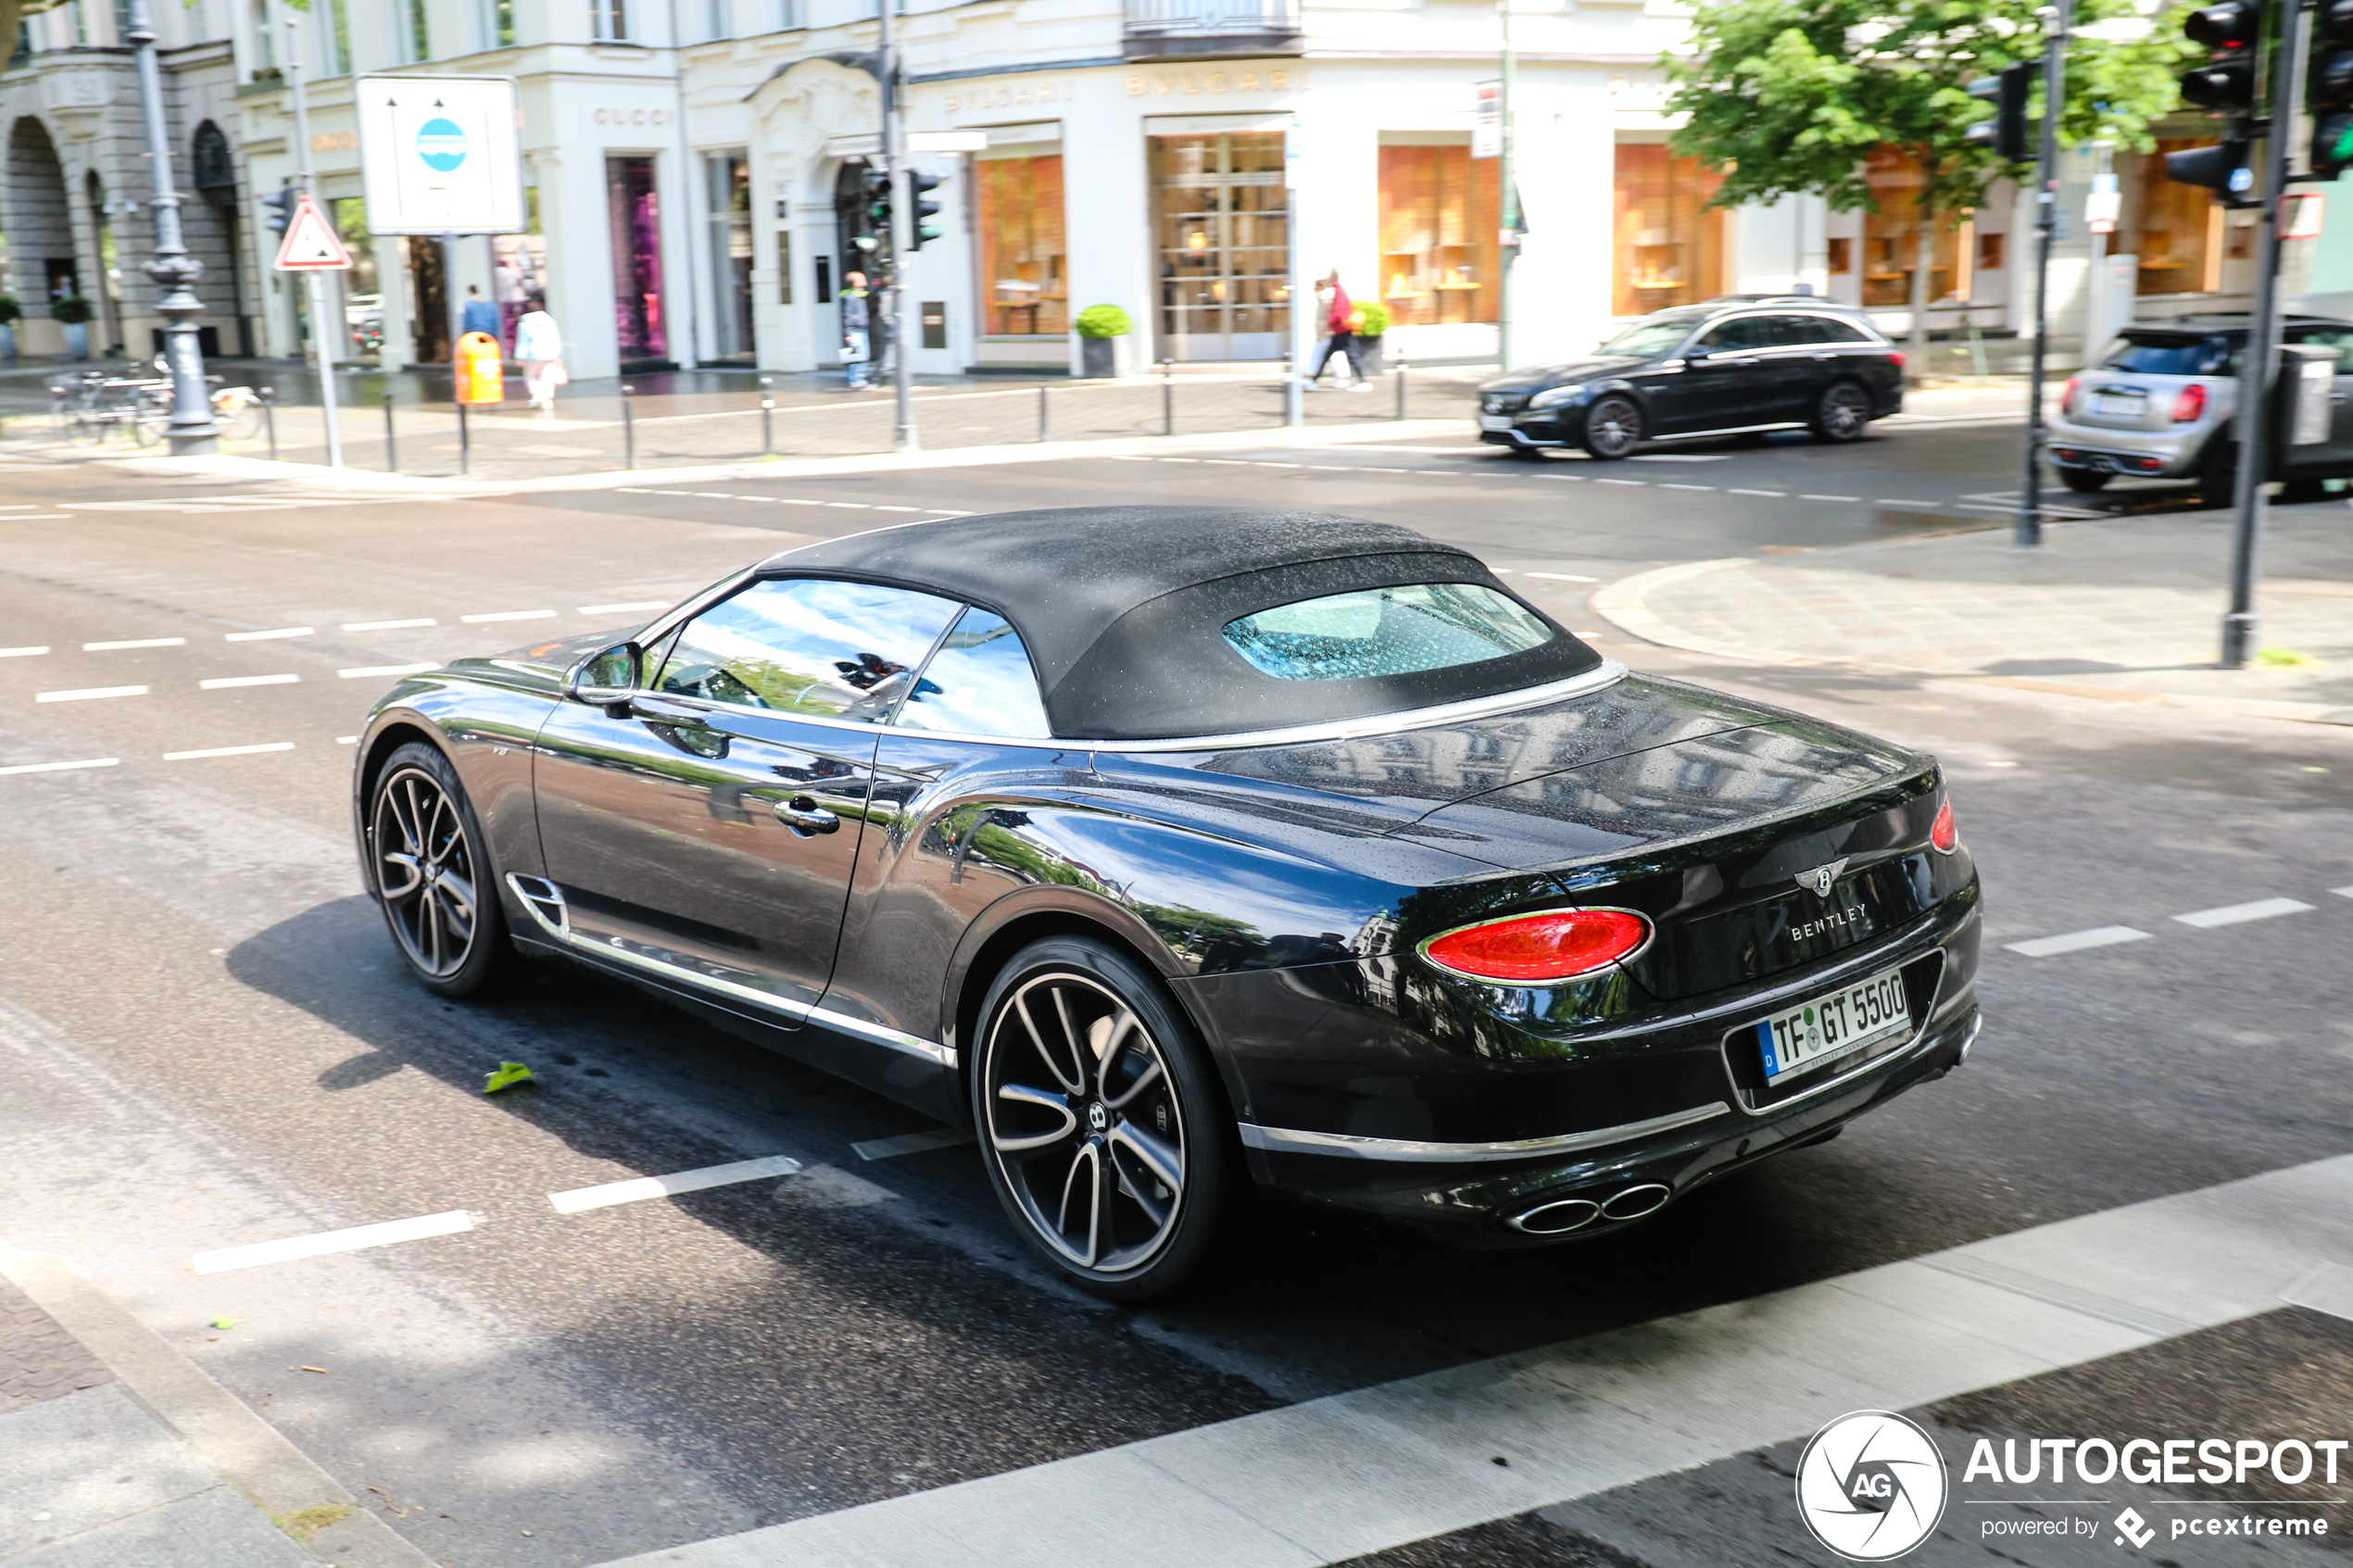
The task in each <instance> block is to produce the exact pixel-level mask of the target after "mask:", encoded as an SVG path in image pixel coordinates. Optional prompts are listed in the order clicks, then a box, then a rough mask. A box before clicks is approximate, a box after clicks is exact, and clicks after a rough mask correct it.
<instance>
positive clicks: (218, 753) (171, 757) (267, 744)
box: [163, 740, 295, 762]
mask: <svg viewBox="0 0 2353 1568" xmlns="http://www.w3.org/2000/svg"><path fill="white" fill-rule="evenodd" d="M294 748H295V743H294V742H292V741H290V740H272V741H264V742H262V743H261V744H260V745H259V746H206V747H204V748H203V749H202V750H200V751H167V752H165V753H164V754H163V759H164V760H165V761H167V762H194V761H195V760H196V759H198V758H202V757H253V756H258V755H259V754H260V753H262V752H265V751H292V750H293V749H294Z"/></svg>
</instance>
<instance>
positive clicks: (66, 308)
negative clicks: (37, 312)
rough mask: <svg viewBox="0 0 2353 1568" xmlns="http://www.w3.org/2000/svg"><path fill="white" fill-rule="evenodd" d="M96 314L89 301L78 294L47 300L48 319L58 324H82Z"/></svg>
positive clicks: (76, 325) (77, 325)
mask: <svg viewBox="0 0 2353 1568" xmlns="http://www.w3.org/2000/svg"><path fill="white" fill-rule="evenodd" d="M96 314H97V312H96V311H95V310H94V309H92V308H91V307H90V302H89V301H88V300H86V299H84V298H82V296H81V295H78V294H69V295H63V296H61V297H59V298H57V299H53V300H51V301H50V302H49V319H50V320H53V321H56V322H57V324H58V325H60V326H66V327H79V326H83V325H85V324H87V323H88V321H89V320H90V318H91V317H93V316H95V315H96Z"/></svg>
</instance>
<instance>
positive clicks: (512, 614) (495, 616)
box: [458, 609, 556, 626]
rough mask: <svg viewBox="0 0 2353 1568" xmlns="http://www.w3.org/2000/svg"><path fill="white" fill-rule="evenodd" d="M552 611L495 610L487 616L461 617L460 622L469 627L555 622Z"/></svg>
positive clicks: (554, 614) (554, 615) (554, 613)
mask: <svg viewBox="0 0 2353 1568" xmlns="http://www.w3.org/2000/svg"><path fill="white" fill-rule="evenodd" d="M555 618H556V612H555V611H554V610H552V609H494V610H491V611H490V612H489V613H487V614H485V615H461V616H459V617H458V620H459V621H460V622H461V623H462V624H464V625H468V626H486V625H488V624H489V623H490V622H491V621H553V620H554V619H555Z"/></svg>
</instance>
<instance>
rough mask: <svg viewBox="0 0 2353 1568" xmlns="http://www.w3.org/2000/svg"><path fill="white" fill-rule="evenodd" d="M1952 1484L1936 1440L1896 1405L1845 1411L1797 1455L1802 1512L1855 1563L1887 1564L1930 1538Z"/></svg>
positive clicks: (1817, 1534) (1813, 1527)
mask: <svg viewBox="0 0 2353 1568" xmlns="http://www.w3.org/2000/svg"><path fill="white" fill-rule="evenodd" d="M1950 1489H1951V1481H1950V1479H1949V1477H1948V1476H1947V1475H1946V1474H1945V1471H1944V1455H1942V1454H1940V1453H1938V1452H1937V1451H1936V1444H1935V1443H1934V1441H1932V1440H1931V1438H1930V1436H1929V1435H1928V1434H1927V1433H1926V1432H1923V1431H1922V1430H1920V1428H1919V1427H1918V1426H1916V1425H1914V1424H1912V1423H1911V1422H1908V1421H1906V1420H1905V1419H1904V1418H1903V1417H1902V1416H1900V1415H1896V1414H1894V1413H1893V1412H1892V1411H1854V1412H1853V1413H1852V1414H1849V1415H1843V1416H1840V1417H1839V1418H1838V1419H1837V1420H1836V1421H1833V1422H1831V1424H1829V1425H1828V1426H1825V1427H1823V1428H1822V1429H1821V1430H1820V1431H1819V1432H1817V1433H1815V1434H1814V1440H1813V1441H1812V1442H1810V1443H1808V1444H1806V1452H1805V1453H1804V1454H1803V1455H1801V1456H1800V1457H1799V1459H1798V1461H1797V1512H1798V1514H1799V1516H1800V1517H1801V1518H1803V1519H1804V1520H1805V1521H1806V1528H1807V1529H1809V1530H1811V1531H1813V1532H1814V1538H1815V1539H1816V1540H1818V1541H1820V1542H1821V1543H1822V1544H1823V1545H1824V1546H1826V1547H1828V1548H1830V1549H1831V1550H1832V1551H1834V1552H1836V1553H1838V1555H1839V1556H1841V1557H1843V1558H1845V1559H1847V1560H1848V1561H1849V1562H1887V1561H1888V1560H1889V1559H1891V1558H1896V1557H1901V1556H1903V1555H1904V1554H1905V1553H1906V1552H1907V1551H1909V1550H1911V1549H1913V1548H1914V1547H1916V1546H1918V1545H1919V1544H1920V1543H1921V1542H1922V1541H1924V1540H1926V1539H1928V1537H1930V1535H1931V1534H1932V1533H1933V1532H1934V1531H1935V1529H1936V1524H1937V1521H1938V1520H1940V1519H1942V1518H1944V1503H1945V1499H1947V1497H1948V1496H1949V1495H1950Z"/></svg>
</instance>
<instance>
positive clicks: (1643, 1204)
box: [1602, 1182, 1675, 1220]
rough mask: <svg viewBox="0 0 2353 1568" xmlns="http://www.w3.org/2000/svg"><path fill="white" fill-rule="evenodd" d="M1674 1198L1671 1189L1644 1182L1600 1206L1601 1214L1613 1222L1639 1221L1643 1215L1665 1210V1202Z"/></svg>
mask: <svg viewBox="0 0 2353 1568" xmlns="http://www.w3.org/2000/svg"><path fill="white" fill-rule="evenodd" d="M1674 1196H1675V1194H1674V1191H1673V1189H1671V1188H1669V1187H1665V1186H1661V1185H1659V1184H1658V1183H1656V1182H1644V1183H1642V1185H1640V1186H1630V1187H1628V1188H1627V1189H1626V1190H1625V1191H1624V1192H1621V1193H1618V1194H1617V1195H1616V1196H1614V1197H1613V1198H1610V1199H1609V1200H1608V1201H1607V1202H1605V1203H1604V1204H1603V1205H1602V1212H1603V1214H1604V1215H1605V1216H1607V1217H1608V1218H1610V1219H1613V1220H1639V1219H1641V1218H1642V1216H1643V1215H1645V1214H1655V1213H1656V1212H1657V1211H1658V1210H1660V1209H1663V1208H1665V1207H1666V1205H1667V1199H1668V1198H1672V1197H1674Z"/></svg>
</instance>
